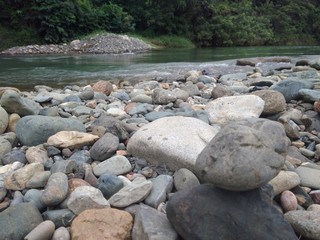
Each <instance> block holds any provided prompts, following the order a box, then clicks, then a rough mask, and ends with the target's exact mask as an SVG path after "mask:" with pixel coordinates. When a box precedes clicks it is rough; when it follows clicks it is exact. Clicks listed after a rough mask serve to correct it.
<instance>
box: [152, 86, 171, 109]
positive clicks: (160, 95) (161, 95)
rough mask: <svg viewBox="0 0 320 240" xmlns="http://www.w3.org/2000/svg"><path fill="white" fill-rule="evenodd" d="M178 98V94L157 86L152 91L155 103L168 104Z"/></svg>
mask: <svg viewBox="0 0 320 240" xmlns="http://www.w3.org/2000/svg"><path fill="white" fill-rule="evenodd" d="M176 100H177V96H176V95H175V94H174V92H171V91H169V90H165V89H161V88H156V89H154V90H153V93H152V101H153V103H154V104H163V105H166V104H168V103H172V102H175V101H176Z"/></svg>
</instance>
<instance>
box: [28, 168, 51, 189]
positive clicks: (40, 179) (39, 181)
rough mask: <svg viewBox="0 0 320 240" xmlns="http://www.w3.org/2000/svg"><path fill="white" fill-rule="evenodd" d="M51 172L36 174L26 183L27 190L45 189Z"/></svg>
mask: <svg viewBox="0 0 320 240" xmlns="http://www.w3.org/2000/svg"><path fill="white" fill-rule="evenodd" d="M50 175H51V173H50V171H41V172H36V173H35V174H33V176H32V177H31V178H30V179H29V181H28V182H27V183H26V187H27V188H44V187H45V186H46V185H47V182H48V179H49V177H50Z"/></svg>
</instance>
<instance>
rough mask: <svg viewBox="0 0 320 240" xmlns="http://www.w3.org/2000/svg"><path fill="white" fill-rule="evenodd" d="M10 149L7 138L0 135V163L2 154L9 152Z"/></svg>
mask: <svg viewBox="0 0 320 240" xmlns="http://www.w3.org/2000/svg"><path fill="white" fill-rule="evenodd" d="M11 149H12V145H11V143H10V142H9V141H8V140H7V139H5V138H3V137H0V163H1V162H2V159H3V156H4V155H5V154H7V153H9V152H10V151H11Z"/></svg>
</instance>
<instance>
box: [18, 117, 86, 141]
mask: <svg viewBox="0 0 320 240" xmlns="http://www.w3.org/2000/svg"><path fill="white" fill-rule="evenodd" d="M60 131H79V132H86V129H85V127H84V125H83V124H82V123H81V122H80V121H79V120H77V119H75V118H60V117H47V116H40V115H39V116H26V117H23V118H21V119H20V120H19V121H18V123H17V126H16V134H17V137H18V138H19V140H20V141H21V143H22V144H23V145H26V146H36V145H39V144H42V143H45V142H47V140H48V138H49V137H50V136H52V135H54V134H56V133H57V132H60Z"/></svg>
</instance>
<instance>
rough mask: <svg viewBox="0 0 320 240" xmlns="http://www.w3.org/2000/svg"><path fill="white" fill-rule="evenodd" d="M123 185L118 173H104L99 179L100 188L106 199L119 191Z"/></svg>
mask: <svg viewBox="0 0 320 240" xmlns="http://www.w3.org/2000/svg"><path fill="white" fill-rule="evenodd" d="M123 186H124V184H123V182H122V180H121V179H120V178H118V177H117V176H116V175H112V174H107V173H104V174H102V175H101V176H100V177H99V179H98V189H99V190H100V191H101V192H102V194H103V196H104V197H105V198H106V199H109V198H110V197H111V196H112V195H114V194H115V193H117V192H118V191H119V190H120V189H121V188H123Z"/></svg>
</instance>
